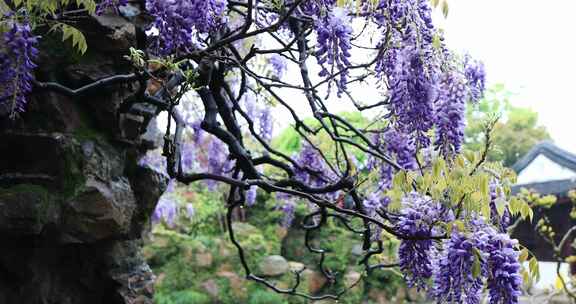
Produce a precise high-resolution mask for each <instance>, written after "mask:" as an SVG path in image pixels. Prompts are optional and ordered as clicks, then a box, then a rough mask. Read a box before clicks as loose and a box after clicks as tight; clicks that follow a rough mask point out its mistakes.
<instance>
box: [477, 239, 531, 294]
mask: <svg viewBox="0 0 576 304" xmlns="http://www.w3.org/2000/svg"><path fill="white" fill-rule="evenodd" d="M515 243H516V242H515V241H514V240H510V237H509V236H508V235H507V234H505V233H498V234H495V235H493V237H492V238H491V240H490V241H489V243H488V245H487V248H485V250H486V251H487V252H488V259H487V260H488V263H487V264H488V265H489V266H490V267H489V275H488V299H489V303H490V304H516V303H518V297H519V296H520V294H521V291H520V288H521V286H522V277H521V276H520V263H519V262H518V251H517V250H515V249H514V245H515Z"/></svg>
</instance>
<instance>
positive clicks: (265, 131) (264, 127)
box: [258, 107, 274, 142]
mask: <svg viewBox="0 0 576 304" xmlns="http://www.w3.org/2000/svg"><path fill="white" fill-rule="evenodd" d="M259 118H260V119H259V121H258V127H259V133H260V134H259V135H260V136H261V137H262V139H263V140H265V141H267V142H270V140H271V139H272V131H273V128H274V124H273V121H272V113H271V111H270V107H265V108H264V109H262V111H261V112H260V117H259Z"/></svg>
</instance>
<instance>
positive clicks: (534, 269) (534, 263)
mask: <svg viewBox="0 0 576 304" xmlns="http://www.w3.org/2000/svg"><path fill="white" fill-rule="evenodd" d="M528 268H529V269H530V274H531V275H532V277H533V278H538V277H539V276H540V268H539V266H538V260H537V259H536V257H532V258H531V259H530V261H529V262H528Z"/></svg>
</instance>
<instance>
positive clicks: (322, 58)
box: [315, 7, 352, 96]
mask: <svg viewBox="0 0 576 304" xmlns="http://www.w3.org/2000/svg"><path fill="white" fill-rule="evenodd" d="M315 28H316V33H317V49H316V58H317V59H318V64H319V65H320V66H321V67H322V70H321V71H320V74H319V75H320V76H322V77H332V75H334V74H336V73H339V74H340V75H339V80H338V81H336V87H337V88H338V96H340V95H341V94H342V92H344V91H345V90H346V87H347V82H348V75H349V71H348V67H349V66H350V56H351V54H350V49H351V48H352V45H351V44H350V39H351V38H352V20H351V18H350V17H349V16H348V10H346V9H345V8H342V7H334V8H332V10H330V11H329V12H328V14H327V15H326V16H323V17H319V19H317V20H316V22H315Z"/></svg>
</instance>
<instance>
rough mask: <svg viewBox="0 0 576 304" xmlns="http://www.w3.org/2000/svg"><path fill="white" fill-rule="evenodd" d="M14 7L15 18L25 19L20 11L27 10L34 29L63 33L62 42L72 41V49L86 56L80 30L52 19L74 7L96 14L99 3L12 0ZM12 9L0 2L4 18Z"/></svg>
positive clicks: (92, 1)
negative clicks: (48, 27)
mask: <svg viewBox="0 0 576 304" xmlns="http://www.w3.org/2000/svg"><path fill="white" fill-rule="evenodd" d="M12 3H13V5H14V7H15V8H16V12H17V13H18V14H15V15H14V16H15V18H23V16H20V15H19V14H20V13H21V10H20V9H25V10H26V13H25V18H26V19H28V20H29V21H30V22H31V24H32V26H33V27H36V26H37V25H48V26H50V32H54V31H59V32H62V41H65V40H68V39H70V40H71V42H72V47H73V48H75V49H76V50H77V51H78V52H80V53H81V54H85V53H86V51H87V50H88V44H87V42H86V37H84V34H83V33H82V32H81V31H80V30H78V29H77V28H76V27H74V26H72V25H70V24H67V23H63V22H59V21H54V18H50V17H52V16H55V15H57V14H59V13H61V12H62V11H63V10H64V9H65V8H68V7H71V6H74V7H76V8H80V9H85V10H86V11H87V12H88V13H89V14H94V13H95V11H96V6H97V3H96V1H94V0H12ZM9 11H10V9H9V7H8V5H6V2H5V1H4V0H0V13H2V14H1V15H2V16H4V13H6V12H9Z"/></svg>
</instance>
